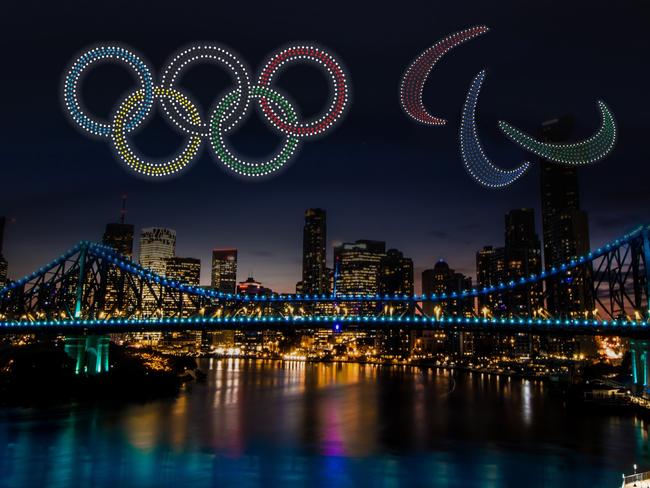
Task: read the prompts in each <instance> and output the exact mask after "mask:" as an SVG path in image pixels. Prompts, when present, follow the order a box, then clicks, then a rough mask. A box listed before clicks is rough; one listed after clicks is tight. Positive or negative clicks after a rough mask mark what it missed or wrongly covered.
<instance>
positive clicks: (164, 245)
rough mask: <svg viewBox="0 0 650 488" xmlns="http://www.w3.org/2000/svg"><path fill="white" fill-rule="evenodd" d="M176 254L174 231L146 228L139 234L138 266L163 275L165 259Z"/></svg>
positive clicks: (165, 264)
mask: <svg viewBox="0 0 650 488" xmlns="http://www.w3.org/2000/svg"><path fill="white" fill-rule="evenodd" d="M175 254H176V231H175V230H172V229H165V228H163V227H148V228H146V229H142V232H141V234H140V264H141V265H142V266H143V267H144V268H147V269H150V270H152V271H154V272H156V273H158V274H160V275H165V272H166V267H167V261H166V260H167V258H171V257H174V255H175Z"/></svg>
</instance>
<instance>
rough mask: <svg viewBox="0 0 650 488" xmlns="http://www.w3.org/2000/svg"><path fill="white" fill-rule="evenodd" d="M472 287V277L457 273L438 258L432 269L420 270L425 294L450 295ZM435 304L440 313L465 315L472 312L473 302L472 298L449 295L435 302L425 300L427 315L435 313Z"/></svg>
mask: <svg viewBox="0 0 650 488" xmlns="http://www.w3.org/2000/svg"><path fill="white" fill-rule="evenodd" d="M471 288H472V278H471V277H469V276H465V275H464V274H462V273H457V272H456V271H454V270H453V269H451V268H450V267H449V265H448V264H447V263H446V262H445V261H444V260H443V259H440V260H439V261H438V262H437V263H436V264H435V266H434V267H433V269H425V270H424V271H423V272H422V293H424V294H425V295H432V294H436V295H441V294H443V293H445V294H447V295H451V294H452V293H459V292H461V291H463V290H469V289H471ZM436 306H439V307H440V313H441V314H442V315H454V316H456V315H458V316H466V315H470V314H471V313H472V312H473V309H474V304H473V302H472V299H471V298H469V299H467V298H466V299H462V300H461V299H458V298H452V297H449V298H448V299H446V300H441V301H438V302H435V303H432V302H426V303H425V304H424V312H425V313H426V314H427V315H429V314H430V315H435V314H436V310H435V308H436Z"/></svg>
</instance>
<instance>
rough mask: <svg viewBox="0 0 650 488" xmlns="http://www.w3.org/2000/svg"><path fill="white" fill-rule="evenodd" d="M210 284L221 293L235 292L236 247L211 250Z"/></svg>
mask: <svg viewBox="0 0 650 488" xmlns="http://www.w3.org/2000/svg"><path fill="white" fill-rule="evenodd" d="M210 286H211V287H212V288H214V289H215V290H218V291H220V292H223V293H235V289H236V287H237V249H213V250H212V274H211V280H210Z"/></svg>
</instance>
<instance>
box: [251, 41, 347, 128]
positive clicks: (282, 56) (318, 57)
mask: <svg viewBox="0 0 650 488" xmlns="http://www.w3.org/2000/svg"><path fill="white" fill-rule="evenodd" d="M296 60H298V61H313V62H315V63H317V64H320V65H321V66H324V67H325V69H326V70H327V71H328V72H329V74H330V76H331V78H332V85H333V87H334V96H333V97H332V102H331V104H330V107H329V109H328V110H327V111H326V112H325V113H324V114H323V115H322V116H320V117H319V118H317V119H316V120H313V121H311V122H306V123H302V124H298V123H287V122H286V121H285V120H283V119H282V117H279V116H278V115H277V114H276V113H275V111H274V110H273V108H272V107H271V106H270V105H269V102H268V100H267V99H266V97H262V98H261V99H260V107H261V109H262V112H264V115H266V117H267V118H268V120H269V121H270V122H271V124H273V126H274V127H275V128H276V129H278V130H280V131H282V132H284V133H285V134H289V135H292V136H302V137H307V136H313V135H316V134H320V133H321V132H324V131H326V130H327V129H329V128H330V127H331V126H332V124H334V122H336V121H337V120H338V119H339V118H340V117H341V115H343V112H344V111H345V107H346V105H347V103H348V91H347V84H346V81H345V73H344V72H343V69H342V68H341V66H340V65H339V64H338V63H337V62H336V60H335V59H334V58H333V57H332V56H331V55H330V54H328V53H326V52H324V51H321V50H320V49H317V48H315V47H309V46H297V47H290V48H288V49H284V50H283V51H281V52H279V53H278V54H276V55H275V56H273V57H272V58H271V59H270V60H269V62H268V63H266V66H265V67H264V69H263V70H262V73H260V77H259V79H258V84H259V85H260V86H264V87H268V86H269V85H270V84H271V80H272V79H273V76H274V75H275V73H277V71H278V69H280V67H282V66H283V65H285V64H286V63H289V62H291V61H296Z"/></svg>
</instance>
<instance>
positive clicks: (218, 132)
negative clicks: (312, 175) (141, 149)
mask: <svg viewBox="0 0 650 488" xmlns="http://www.w3.org/2000/svg"><path fill="white" fill-rule="evenodd" d="M103 61H112V62H115V61H117V62H121V63H123V64H125V65H126V66H127V67H129V68H130V69H132V70H133V71H134V72H135V74H136V76H137V78H138V82H139V84H140V88H139V89H137V90H135V91H134V92H132V93H130V94H129V95H127V96H126V98H125V99H124V101H123V102H122V103H121V104H120V105H119V107H118V108H117V110H116V111H115V113H114V116H113V120H112V123H103V122H100V121H98V120H95V119H94V118H93V117H91V116H90V115H88V114H86V113H85V112H84V110H83V109H82V104H81V102H80V97H79V89H80V80H81V77H82V75H83V74H84V73H85V71H86V70H87V69H88V68H90V67H91V66H92V65H93V64H95V63H98V62H103ZM197 62H212V63H216V64H219V65H220V66H222V67H225V68H226V69H227V70H228V71H229V72H230V74H231V77H232V79H233V81H234V84H235V88H234V89H233V90H231V91H229V92H228V93H226V94H225V95H224V96H223V97H221V99H220V100H217V102H216V103H215V107H214V108H213V109H212V113H211V115H210V116H209V117H208V119H207V121H205V120H203V119H202V117H201V114H200V111H199V109H198V108H197V106H196V105H195V104H194V102H192V100H191V99H190V98H189V97H188V96H187V95H185V94H184V93H183V91H181V89H180V88H179V87H178V86H177V81H178V80H179V78H180V76H181V75H182V73H183V71H184V70H186V69H187V67H188V66H190V65H191V64H193V63H197ZM292 62H298V63H302V62H311V63H315V64H316V65H317V66H320V67H322V68H323V72H324V73H325V74H326V75H328V76H329V77H330V81H331V86H332V90H333V96H332V98H331V102H330V105H329V107H328V108H327V109H326V110H325V111H324V113H323V114H321V115H320V116H318V117H316V118H315V119H313V120H310V121H305V122H301V121H299V120H298V116H297V111H296V109H295V108H294V107H293V106H292V105H291V104H290V102H289V101H288V100H287V98H286V97H285V96H284V95H282V94H281V93H279V92H278V91H276V90H275V89H273V88H272V87H271V82H272V79H273V76H274V75H275V74H276V73H277V72H278V71H279V70H280V69H281V68H283V67H284V66H286V65H287V64H289V63H292ZM249 73H250V70H249V69H248V68H247V67H246V65H245V64H244V63H243V62H242V61H240V60H239V58H238V57H237V56H236V55H235V54H234V53H232V52H231V51H230V50H229V49H227V48H225V47H222V46H219V45H217V44H209V43H202V44H196V45H191V46H188V47H186V48H183V49H181V50H180V51H178V52H177V53H176V55H175V56H174V57H172V59H171V60H170V61H169V63H168V64H167V66H166V67H165V69H163V75H162V78H161V82H160V85H158V86H156V85H154V81H153V75H152V72H151V70H150V69H149V67H148V64H147V63H145V62H144V61H143V60H142V58H141V57H140V56H138V55H136V54H134V53H133V52H132V51H131V50H130V49H127V48H124V47H120V46H98V47H95V48H92V49H89V50H88V51H86V52H84V53H83V54H82V55H81V56H79V58H77V59H76V60H75V61H74V62H73V63H72V65H71V67H70V69H69V70H68V71H67V73H66V76H65V79H64V84H63V97H64V104H65V107H66V110H67V111H68V113H69V114H70V116H71V120H72V121H73V122H74V123H75V125H77V126H79V127H81V128H82V129H84V130H85V131H87V132H89V133H91V134H93V135H95V136H98V137H102V138H107V139H109V140H111V141H112V143H113V146H114V147H115V150H116V153H117V156H118V158H119V159H120V160H121V161H122V162H123V163H124V165H125V167H126V168H127V169H128V170H129V171H131V172H133V173H135V174H137V175H141V176H145V177H148V178H152V179H161V178H166V177H170V176H174V175H178V174H179V173H180V172H181V171H184V170H185V169H187V168H188V167H189V166H190V164H191V163H192V162H193V161H194V160H195V159H196V157H197V155H198V154H199V152H200V148H201V144H202V141H203V139H204V138H207V139H208V140H209V141H210V143H211V147H212V149H213V154H214V156H215V157H216V159H217V160H218V161H219V162H220V163H221V164H222V166H224V167H225V168H226V169H228V170H229V171H230V172H232V173H233V174H236V175H239V176H242V177H245V178H251V179H255V178H259V177H263V176H269V175H272V174H274V173H276V172H277V171H279V170H280V169H281V168H283V167H284V166H285V165H286V164H287V163H288V162H289V161H290V159H291V158H292V156H294V155H295V154H296V151H297V149H298V146H299V143H300V141H301V140H302V139H303V138H306V137H310V136H314V135H317V134H322V133H324V132H325V131H327V130H329V129H330V128H331V127H332V126H333V125H334V124H335V123H336V122H337V121H338V120H340V118H341V117H342V116H343V114H344V113H345V111H346V110H347V108H348V105H349V90H348V83H347V77H346V75H345V72H344V71H343V68H342V67H341V65H340V63H339V62H338V61H337V60H336V59H335V58H334V56H332V55H331V54H330V53H328V52H327V51H325V50H323V49H320V48H317V47H314V46H306V45H300V46H291V47H288V48H286V49H283V50H281V51H279V52H277V53H275V54H274V55H272V56H271V58H270V60H269V61H268V63H267V64H266V66H265V67H264V69H263V70H262V72H261V73H260V76H259V78H258V80H257V83H256V84H255V85H253V84H252V83H251V78H250V75H249ZM251 100H257V101H258V103H259V105H260V108H261V109H262V113H263V115H264V116H265V117H266V119H267V121H268V122H269V125H270V126H271V127H272V128H274V130H277V131H279V132H280V133H282V134H284V135H285V142H284V143H283V145H282V146H281V148H280V149H279V151H278V152H277V153H276V154H275V155H274V156H272V157H271V158H269V159H268V160H266V161H261V162H249V161H245V160H244V159H242V158H240V157H238V156H235V155H234V154H233V152H232V151H231V150H230V149H229V147H228V145H227V143H226V140H225V134H226V133H228V132H230V131H232V130H233V129H234V128H235V127H237V125H238V124H239V122H240V121H241V120H242V119H243V118H244V116H245V115H246V114H247V113H248V109H249V106H250V102H251ZM155 101H159V102H160V103H161V105H162V108H163V115H164V116H165V117H166V118H167V119H168V120H169V121H170V122H171V123H172V124H173V126H174V127H175V128H176V129H178V130H179V131H180V132H182V133H184V134H185V135H186V136H187V137H188V139H187V142H186V144H185V146H184V147H183V148H182V149H181V150H180V151H179V153H178V154H176V155H173V156H170V157H169V158H167V159H164V158H163V159H161V160H155V161H150V160H146V159H144V158H142V157H140V156H139V155H138V154H137V153H136V151H135V150H133V149H132V147H131V145H130V144H129V142H128V139H127V134H128V133H130V132H132V131H133V130H134V129H135V128H136V127H138V126H139V125H140V124H141V123H142V122H143V121H144V120H145V119H146V118H147V117H148V116H149V115H150V114H151V111H152V108H153V105H154V102H155Z"/></svg>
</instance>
